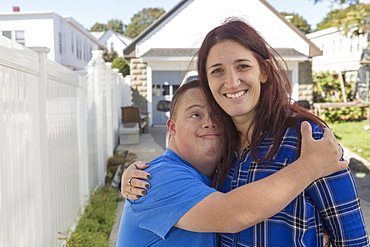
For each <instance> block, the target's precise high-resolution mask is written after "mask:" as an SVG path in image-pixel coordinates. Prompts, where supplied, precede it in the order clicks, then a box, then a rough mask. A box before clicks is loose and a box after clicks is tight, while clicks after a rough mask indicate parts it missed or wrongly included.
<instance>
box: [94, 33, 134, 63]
mask: <svg viewBox="0 0 370 247" xmlns="http://www.w3.org/2000/svg"><path fill="white" fill-rule="evenodd" d="M90 33H91V34H92V35H93V36H94V37H95V38H96V39H98V40H99V43H100V45H101V46H103V47H104V49H107V50H108V51H111V50H114V51H116V52H117V53H118V56H119V57H122V58H123V57H124V56H123V49H125V48H126V47H127V46H128V45H129V44H131V42H132V39H130V38H129V37H126V36H124V35H122V34H120V33H117V32H114V31H112V30H111V29H108V30H106V31H105V32H90Z"/></svg>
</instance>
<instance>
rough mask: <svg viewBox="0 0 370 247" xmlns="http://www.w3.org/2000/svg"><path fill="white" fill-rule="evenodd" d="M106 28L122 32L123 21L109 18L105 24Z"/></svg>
mask: <svg viewBox="0 0 370 247" xmlns="http://www.w3.org/2000/svg"><path fill="white" fill-rule="evenodd" d="M107 29H111V30H112V31H114V32H116V33H120V34H123V23H122V21H120V20H114V19H112V20H110V21H108V24H107Z"/></svg>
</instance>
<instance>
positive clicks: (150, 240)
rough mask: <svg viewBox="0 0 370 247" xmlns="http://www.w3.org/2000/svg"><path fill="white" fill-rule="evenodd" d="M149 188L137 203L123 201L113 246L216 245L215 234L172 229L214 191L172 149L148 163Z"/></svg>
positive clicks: (198, 173)
mask: <svg viewBox="0 0 370 247" xmlns="http://www.w3.org/2000/svg"><path fill="white" fill-rule="evenodd" d="M146 171H147V172H149V173H150V174H151V175H152V179H151V180H150V184H151V189H150V190H148V194H147V195H146V196H143V197H141V198H140V199H138V200H135V201H134V200H126V202H125V207H124V211H123V215H122V218H121V224H120V229H119V233H118V239H117V247H126V246H171V247H173V246H210V247H211V246H212V247H213V246H217V242H216V234H215V233H199V232H190V231H186V230H182V229H179V228H177V227H174V225H175V224H176V222H177V221H178V220H179V219H180V218H181V217H182V216H183V215H184V214H185V213H186V212H187V211H188V210H189V209H191V208H192V207H193V206H194V205H195V204H197V203H198V202H200V201H201V200H202V199H204V198H205V197H206V196H208V195H210V194H211V193H213V192H215V191H216V190H215V189H213V188H210V187H209V186H208V185H209V184H210V182H211V181H210V180H209V179H208V178H207V177H206V176H204V175H203V174H202V173H200V172H199V171H197V170H196V169H195V168H194V167H192V166H191V165H190V164H189V163H188V162H186V161H185V160H184V159H182V158H181V157H180V156H178V155H177V154H176V153H175V152H173V151H172V150H169V149H167V150H166V151H165V152H164V153H163V155H161V156H159V157H158V158H156V159H154V160H153V161H151V162H150V167H149V168H148V169H147V170H146Z"/></svg>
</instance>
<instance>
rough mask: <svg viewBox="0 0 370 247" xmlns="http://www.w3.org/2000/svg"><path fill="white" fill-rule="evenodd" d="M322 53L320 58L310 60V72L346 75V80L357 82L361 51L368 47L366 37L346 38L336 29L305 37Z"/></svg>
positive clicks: (328, 29)
mask: <svg viewBox="0 0 370 247" xmlns="http://www.w3.org/2000/svg"><path fill="white" fill-rule="evenodd" d="M306 36H307V38H308V39H310V40H311V41H312V42H313V43H315V44H316V45H317V46H318V47H319V48H320V49H321V51H322V56H317V57H314V58H312V70H313V71H315V72H320V71H323V72H325V71H330V72H336V73H342V74H345V75H346V80H352V81H356V80H357V71H358V69H359V68H360V66H361V64H360V60H361V55H362V53H363V51H364V50H365V49H366V47H367V45H368V39H367V36H366V35H360V36H356V37H347V36H344V35H343V32H342V31H340V30H338V28H336V27H331V28H327V29H324V30H320V31H317V32H313V33H310V34H307V35H306Z"/></svg>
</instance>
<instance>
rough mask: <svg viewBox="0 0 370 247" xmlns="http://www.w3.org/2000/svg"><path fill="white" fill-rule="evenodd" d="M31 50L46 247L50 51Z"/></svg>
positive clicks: (47, 227)
mask: <svg viewBox="0 0 370 247" xmlns="http://www.w3.org/2000/svg"><path fill="white" fill-rule="evenodd" d="M30 49H31V50H33V51H34V52H36V53H38V55H39V68H40V69H39V77H38V97H37V100H38V102H37V104H38V107H37V115H38V116H37V117H38V119H37V120H38V121H37V120H36V121H35V122H36V123H37V122H38V123H39V125H38V126H36V131H37V135H36V136H38V138H37V139H36V141H38V142H37V144H36V145H37V147H38V148H37V149H36V150H37V154H35V155H36V156H37V157H39V162H40V163H39V169H40V177H41V180H40V181H35V182H38V183H40V185H39V186H40V190H41V193H40V196H41V202H40V215H39V216H40V218H41V219H40V221H41V224H42V229H40V231H39V232H41V233H42V234H43V243H44V245H45V246H48V245H49V244H50V243H51V236H54V234H52V233H51V232H50V229H51V227H50V226H51V224H52V222H51V215H50V213H51V206H52V205H51V204H50V191H49V188H50V178H49V169H48V168H49V157H48V155H49V153H48V139H47V129H48V128H47V109H46V105H47V97H46V89H47V82H48V68H47V54H48V53H49V51H50V49H49V48H46V47H30Z"/></svg>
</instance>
